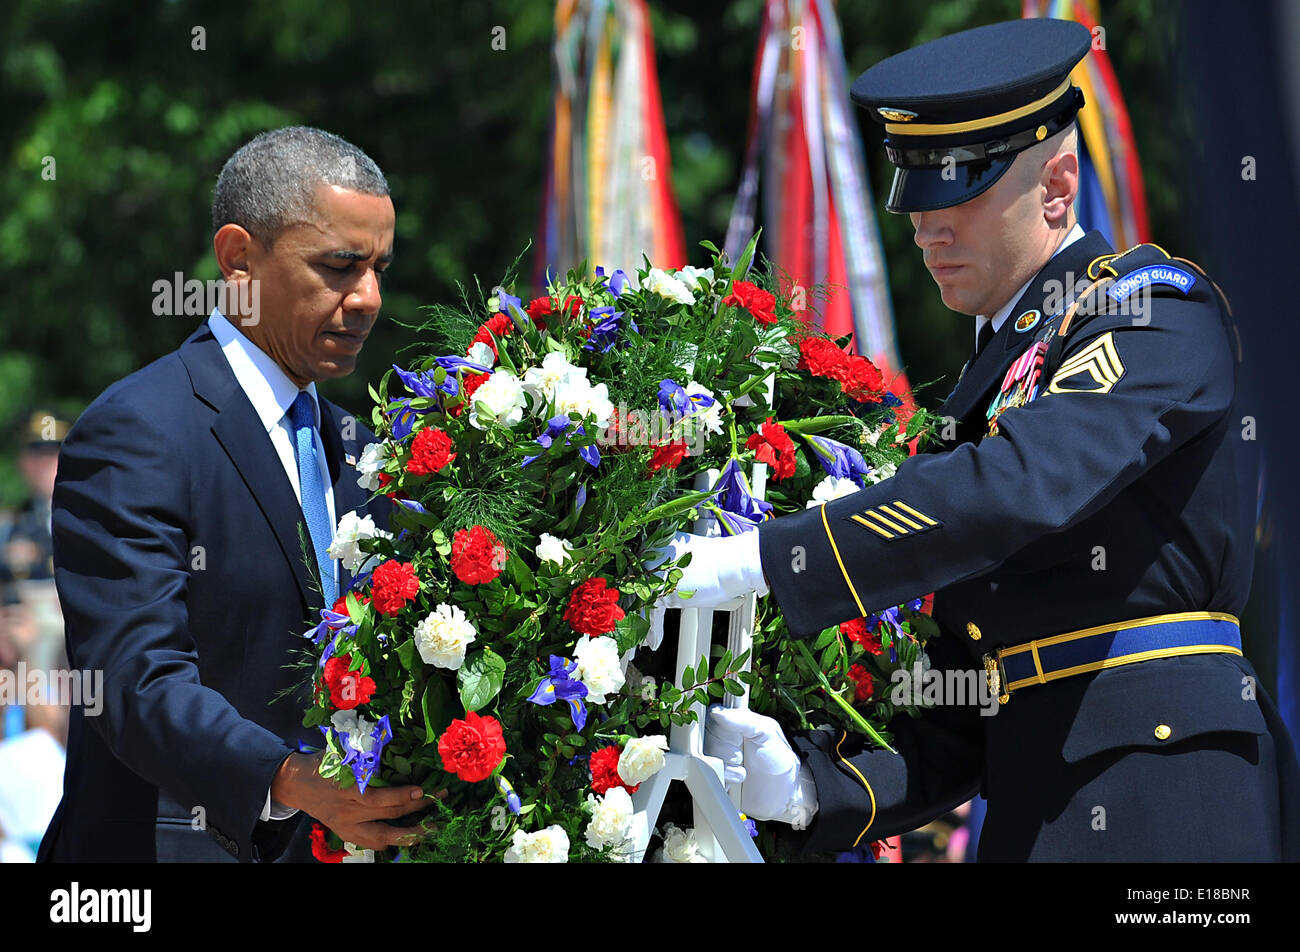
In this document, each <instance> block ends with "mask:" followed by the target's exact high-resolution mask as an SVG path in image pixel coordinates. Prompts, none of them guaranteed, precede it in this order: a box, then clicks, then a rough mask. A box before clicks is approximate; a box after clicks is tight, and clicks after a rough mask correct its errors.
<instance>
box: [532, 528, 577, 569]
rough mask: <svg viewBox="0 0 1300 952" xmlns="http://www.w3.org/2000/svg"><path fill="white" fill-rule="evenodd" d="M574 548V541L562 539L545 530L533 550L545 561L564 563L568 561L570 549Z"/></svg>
mask: <svg viewBox="0 0 1300 952" xmlns="http://www.w3.org/2000/svg"><path fill="white" fill-rule="evenodd" d="M572 548H573V543H572V542H570V541H569V540H568V539H561V538H560V537H559V536H553V535H551V534H550V533H549V532H543V533H542V538H541V541H540V542H538V543H537V548H535V549H534V550H533V552H534V553H535V554H536V555H537V557H538V558H539V559H541V560H542V561H543V562H554V563H555V564H556V565H563V564H564V563H565V562H567V561H568V559H569V551H570V550H571V549H572Z"/></svg>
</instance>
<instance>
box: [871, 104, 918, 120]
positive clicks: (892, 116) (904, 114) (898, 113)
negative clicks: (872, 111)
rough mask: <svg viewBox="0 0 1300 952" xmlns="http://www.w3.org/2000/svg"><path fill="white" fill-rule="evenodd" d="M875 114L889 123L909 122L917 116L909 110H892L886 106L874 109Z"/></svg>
mask: <svg viewBox="0 0 1300 952" xmlns="http://www.w3.org/2000/svg"><path fill="white" fill-rule="evenodd" d="M876 112H878V113H880V114H881V115H882V116H884V117H885V118H886V119H888V120H889V121H890V122H911V121H912V120H913V119H915V118H916V117H917V116H918V115H919V113H915V112H912V111H911V110H910V109H893V108H891V107H888V106H880V107H879V108H877V109H876Z"/></svg>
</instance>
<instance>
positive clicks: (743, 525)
mask: <svg viewBox="0 0 1300 952" xmlns="http://www.w3.org/2000/svg"><path fill="white" fill-rule="evenodd" d="M709 509H710V511H712V513H713V515H714V518H716V519H717V520H718V524H719V525H720V526H722V531H723V532H724V533H726V534H727V535H729V536H734V535H740V534H741V533H742V532H749V531H750V530H751V529H757V528H758V523H757V522H756V521H754V520H753V519H748V518H746V517H745V516H741V515H738V514H736V513H734V512H727V510H725V509H722V508H720V507H718V506H716V505H710V506H709Z"/></svg>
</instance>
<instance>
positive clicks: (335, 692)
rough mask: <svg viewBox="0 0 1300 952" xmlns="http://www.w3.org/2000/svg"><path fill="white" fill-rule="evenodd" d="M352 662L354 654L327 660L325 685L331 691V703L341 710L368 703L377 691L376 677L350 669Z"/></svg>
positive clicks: (348, 709)
mask: <svg viewBox="0 0 1300 952" xmlns="http://www.w3.org/2000/svg"><path fill="white" fill-rule="evenodd" d="M351 664H352V655H344V656H343V657H341V658H330V659H329V660H328V661H326V662H325V686H326V687H327V688H329V691H330V703H331V704H333V705H334V706H335V707H336V708H338V709H339V710H340V711H350V710H352V709H353V708H354V707H358V706H360V705H362V704H366V703H368V702H369V701H370V699H371V698H372V697H373V696H374V693H375V681H374V678H366V677H362V675H361V672H360V671H349V670H348V667H349V666H350V665H351Z"/></svg>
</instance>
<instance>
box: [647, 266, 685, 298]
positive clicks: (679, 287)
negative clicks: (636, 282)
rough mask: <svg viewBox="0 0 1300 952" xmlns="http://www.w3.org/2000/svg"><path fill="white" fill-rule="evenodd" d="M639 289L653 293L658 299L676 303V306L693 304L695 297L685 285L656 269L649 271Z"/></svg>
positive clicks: (665, 272)
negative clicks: (662, 298) (661, 298)
mask: <svg viewBox="0 0 1300 952" xmlns="http://www.w3.org/2000/svg"><path fill="white" fill-rule="evenodd" d="M641 287H642V288H644V289H645V290H647V291H653V292H654V293H655V294H657V295H659V296H660V297H664V298H667V299H668V300H670V301H676V302H677V303H678V304H694V303H695V295H693V294H691V292H690V291H689V290H688V289H687V287H686V285H685V284H683V283H682V282H681V281H678V280H677V279H676V278H674V277H673V276H672V275H671V274H669V273H668V272H667V271H661V270H659V269H658V268H651V269H650V273H649V274H647V275H646V276H645V281H644V282H643V283H642V285H641Z"/></svg>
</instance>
